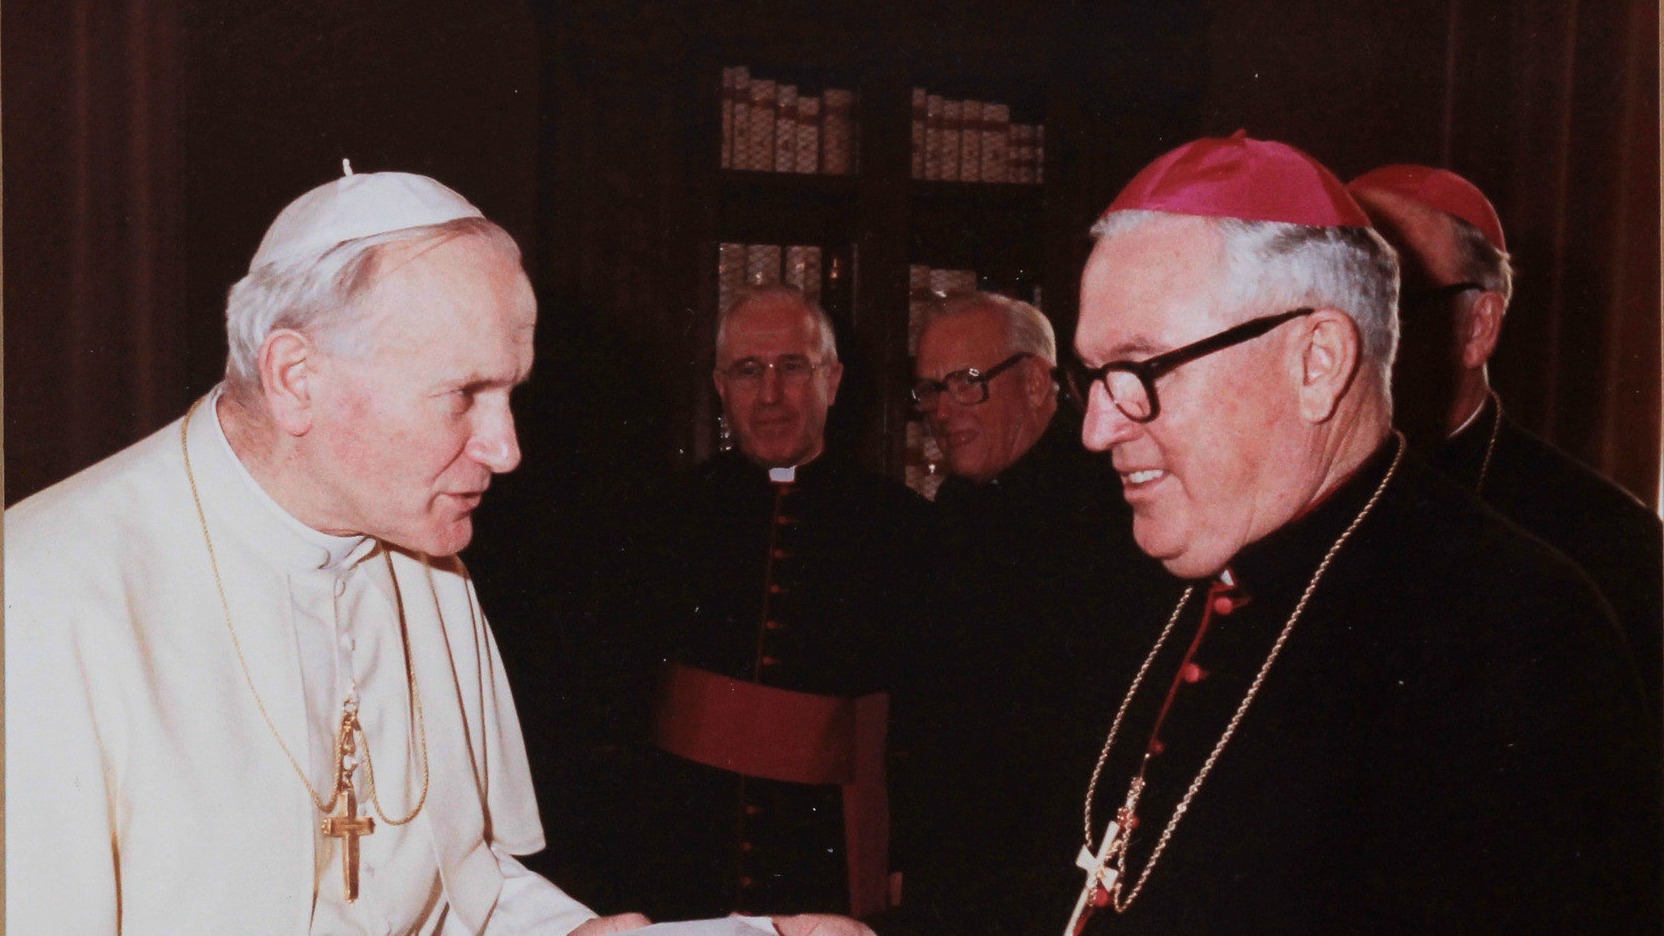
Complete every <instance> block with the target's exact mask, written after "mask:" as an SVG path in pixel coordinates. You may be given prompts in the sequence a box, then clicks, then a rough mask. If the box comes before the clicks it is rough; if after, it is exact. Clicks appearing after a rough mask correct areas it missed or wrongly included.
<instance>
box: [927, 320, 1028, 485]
mask: <svg viewBox="0 0 1664 936" xmlns="http://www.w3.org/2000/svg"><path fill="white" fill-rule="evenodd" d="M1012 353H1013V352H1012V348H1011V346H1010V343H1009V341H1008V340H1007V338H1006V327H1005V322H1004V320H1003V319H1002V317H1001V316H1000V314H999V313H998V312H996V311H993V310H989V309H974V310H971V311H969V312H962V313H958V314H954V315H949V316H946V317H944V318H939V319H936V320H935V321H933V322H931V323H930V325H929V327H927V328H926V329H925V331H924V333H923V334H922V335H920V336H919V350H918V364H917V367H916V371H917V376H919V377H922V378H927V379H930V380H937V381H940V380H942V379H943V378H945V377H946V376H947V375H949V374H951V373H954V372H955V371H962V370H965V369H966V368H970V367H974V368H976V369H977V370H978V371H981V372H984V373H986V372H988V371H990V370H992V369H993V368H994V367H995V366H996V365H998V364H999V363H1000V362H1002V361H1004V360H1005V359H1006V358H1008V357H1009V356H1010V355H1011V354H1012ZM1046 370H1047V366H1046V362H1045V361H1043V360H1041V359H1039V358H1032V357H1031V358H1026V359H1024V360H1023V361H1021V362H1019V363H1018V364H1016V365H1015V366H1013V367H1011V368H1009V369H1007V370H1006V371H1005V372H1003V373H1000V374H997V375H995V377H994V379H993V380H990V381H988V384H987V387H988V399H987V400H986V401H984V402H982V403H978V404H974V405H967V404H964V403H959V402H957V401H955V400H954V399H953V395H952V394H951V393H942V394H939V395H938V396H937V398H936V402H935V404H934V405H932V406H931V407H930V408H929V409H927V410H926V411H925V419H926V420H928V421H929V423H930V431H931V434H932V435H934V436H935V437H936V441H937V442H938V443H939V444H940V445H941V446H942V454H943V455H945V456H947V461H948V471H949V472H951V473H953V474H956V475H959V476H961V477H965V478H969V479H970V480H972V481H976V482H979V483H980V482H984V481H989V480H991V479H993V478H996V477H998V476H999V474H1000V472H1002V471H1004V470H1005V469H1007V468H1009V467H1011V465H1012V463H1014V462H1015V461H1017V459H1019V458H1021V457H1023V455H1024V453H1026V452H1027V451H1028V450H1029V449H1030V448H1031V447H1032V446H1033V445H1034V442H1035V440H1036V439H1038V438H1039V437H1040V434H1041V433H1042V432H1044V431H1045V428H1046V423H1047V422H1048V421H1049V418H1050V415H1051V414H1050V413H1049V412H1047V411H1046V409H1045V404H1046V402H1047V400H1048V398H1049V395H1050V393H1051V390H1050V387H1051V377H1050V375H1049V374H1047V373H1045V371H1046ZM1036 371H1039V372H1040V373H1038V374H1037V373H1036Z"/></svg>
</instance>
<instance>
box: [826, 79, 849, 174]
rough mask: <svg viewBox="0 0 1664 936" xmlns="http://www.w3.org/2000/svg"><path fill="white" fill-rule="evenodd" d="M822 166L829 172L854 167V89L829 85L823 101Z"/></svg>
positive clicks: (838, 172) (842, 171)
mask: <svg viewBox="0 0 1664 936" xmlns="http://www.w3.org/2000/svg"><path fill="white" fill-rule="evenodd" d="M821 168H822V169H823V170H824V171H825V172H826V173H827V174H828V175H848V174H849V173H850V172H852V171H854V169H855V92H854V91H849V90H845V89H842V88H827V89H826V93H825V94H824V95H823V96H822V103H821Z"/></svg>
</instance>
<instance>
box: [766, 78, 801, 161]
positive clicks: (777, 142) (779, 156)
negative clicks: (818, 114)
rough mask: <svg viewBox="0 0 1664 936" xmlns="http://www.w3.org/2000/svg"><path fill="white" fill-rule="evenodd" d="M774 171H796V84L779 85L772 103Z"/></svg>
mask: <svg viewBox="0 0 1664 936" xmlns="http://www.w3.org/2000/svg"><path fill="white" fill-rule="evenodd" d="M770 168H772V169H773V170H774V171H775V172H796V171H797V85H781V86H780V93H779V97H778V98H777V99H776V101H775V105H774V165H773V166H771V167H770Z"/></svg>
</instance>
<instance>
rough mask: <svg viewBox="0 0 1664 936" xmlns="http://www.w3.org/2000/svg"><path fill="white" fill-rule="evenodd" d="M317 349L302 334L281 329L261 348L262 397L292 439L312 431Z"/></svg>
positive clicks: (267, 408)
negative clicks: (313, 382) (313, 384)
mask: <svg viewBox="0 0 1664 936" xmlns="http://www.w3.org/2000/svg"><path fill="white" fill-rule="evenodd" d="M317 354H318V349H317V347H316V346H315V345H314V344H313V343H312V339H310V338H308V337H307V336H306V335H304V334H302V333H301V332H298V331H295V330H294V329H292V328H279V329H276V330H275V331H273V332H272V333H271V334H269V335H267V336H266V340H265V342H264V343H263V344H261V345H260V357H259V361H258V365H259V373H260V395H261V397H262V398H263V399H264V400H265V401H266V411H267V412H269V413H271V414H272V421H273V422H275V423H276V424H277V426H278V428H280V429H282V430H283V431H284V432H287V433H288V434H290V435H292V436H303V435H305V434H306V433H308V432H310V431H311V429H312V419H313V409H312V407H313V399H312V392H313V389H314V388H313V386H312V380H313V377H314V376H315V371H316V369H317V364H318V360H317Z"/></svg>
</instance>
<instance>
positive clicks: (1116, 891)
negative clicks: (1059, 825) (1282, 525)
mask: <svg viewBox="0 0 1664 936" xmlns="http://www.w3.org/2000/svg"><path fill="white" fill-rule="evenodd" d="M1393 435H1394V436H1395V437H1396V438H1397V440H1398V450H1397V451H1396V452H1394V453H1393V457H1392V464H1391V465H1389V466H1388V467H1387V473H1386V474H1385V475H1384V476H1383V477H1382V478H1381V483H1380V484H1378V485H1376V487H1375V493H1374V494H1372V495H1370V498H1369V501H1368V502H1367V503H1365V504H1364V506H1363V509H1361V510H1359V511H1358V515H1357V516H1356V517H1353V518H1352V522H1351V523H1350V524H1348V525H1347V527H1346V529H1345V530H1344V531H1342V532H1341V534H1340V536H1339V537H1338V538H1337V539H1336V540H1335V542H1334V545H1332V546H1330V547H1329V551H1328V552H1327V553H1326V554H1325V555H1324V556H1323V561H1322V562H1319V563H1318V564H1317V571H1316V572H1314V573H1312V578H1311V581H1310V582H1308V583H1307V584H1306V590H1305V591H1304V592H1303V593H1302V594H1301V595H1300V600H1299V602H1297V603H1296V604H1295V606H1294V611H1293V613H1291V614H1290V615H1289V617H1288V621H1287V622H1285V623H1284V624H1283V629H1282V632H1281V633H1279V634H1278V635H1277V640H1276V642H1275V643H1273V644H1272V645H1271V652H1270V653H1269V654H1267V655H1266V658H1265V662H1264V663H1262V664H1261V665H1260V670H1259V673H1258V674H1256V675H1255V676H1254V681H1253V682H1252V683H1250V684H1249V686H1248V692H1247V694H1246V695H1244V696H1243V698H1242V702H1241V704H1240V705H1238V706H1237V708H1236V712H1235V714H1233V715H1232V716H1231V720H1230V722H1229V723H1227V724H1226V726H1225V731H1224V733H1223V734H1221V735H1220V736H1219V741H1218V743H1216V744H1215V745H1214V746H1213V751H1212V752H1211V753H1210V754H1208V757H1207V760H1205V761H1203V762H1202V768H1201V770H1199V771H1197V773H1196V779H1194V780H1192V781H1191V782H1190V788H1189V789H1187V790H1186V791H1185V794H1184V798H1183V799H1181V800H1179V804H1178V805H1177V806H1175V807H1174V808H1173V815H1172V818H1170V819H1168V820H1167V826H1166V828H1164V829H1162V831H1161V837H1160V838H1159V839H1157V840H1156V845H1155V849H1154V850H1152V851H1151V852H1150V859H1149V861H1147V862H1145V863H1144V870H1143V871H1141V872H1139V875H1138V882H1137V883H1136V884H1134V885H1133V888H1132V890H1131V891H1130V892H1129V893H1128V894H1127V896H1126V899H1125V900H1123V899H1122V897H1121V884H1122V881H1123V872H1124V871H1125V866H1126V857H1127V852H1126V840H1125V838H1124V836H1125V835H1126V834H1127V833H1128V832H1129V831H1130V829H1128V828H1127V826H1128V825H1129V823H1128V821H1127V820H1128V819H1130V818H1131V817H1132V814H1133V811H1134V809H1135V808H1136V806H1137V803H1138V797H1139V795H1140V794H1141V793H1142V792H1143V789H1144V782H1143V775H1142V772H1140V775H1139V776H1137V777H1134V778H1133V780H1132V783H1131V784H1130V785H1129V788H1128V791H1127V799H1126V802H1125V803H1124V804H1123V805H1122V807H1121V809H1120V810H1119V811H1118V813H1117V815H1116V819H1117V823H1119V829H1118V830H1117V823H1111V824H1110V826H1109V829H1107V830H1106V833H1105V834H1106V836H1111V837H1112V836H1115V835H1120V836H1123V839H1122V841H1121V842H1120V843H1118V847H1117V843H1112V842H1105V843H1104V844H1105V845H1106V846H1108V847H1106V848H1104V849H1103V850H1102V852H1101V855H1102V857H1101V858H1100V859H1099V862H1098V866H1097V867H1096V868H1091V867H1088V868H1087V869H1086V870H1087V876H1086V885H1085V890H1084V891H1083V892H1082V894H1081V901H1080V903H1078V904H1077V905H1076V909H1075V917H1074V918H1073V919H1071V920H1070V921H1069V926H1068V928H1067V929H1066V930H1065V932H1066V933H1073V932H1075V931H1077V930H1078V929H1079V928H1080V925H1084V919H1083V918H1082V915H1081V914H1082V910H1083V908H1084V907H1085V906H1086V905H1087V903H1088V902H1089V900H1090V896H1091V895H1092V892H1093V890H1094V889H1096V888H1098V887H1099V886H1100V883H1099V882H1100V881H1102V880H1103V878H1104V877H1105V871H1106V868H1107V866H1108V864H1109V863H1110V862H1111V861H1115V862H1117V867H1116V868H1115V873H1114V875H1113V877H1112V881H1111V883H1110V884H1109V885H1108V888H1107V895H1106V896H1107V898H1108V902H1109V903H1110V904H1112V905H1113V906H1114V907H1115V912H1117V913H1125V912H1127V908H1128V907H1130V906H1132V902H1133V901H1134V900H1136V899H1137V898H1138V894H1139V892H1140V891H1142V890H1143V889H1144V884H1145V882H1147V881H1149V879H1150V872H1152V871H1154V870H1155V867H1156V862H1157V861H1159V860H1160V859H1161V854H1162V852H1164V851H1166V849H1167V843H1168V842H1169V841H1171V840H1172V838H1173V830H1174V829H1176V828H1178V825H1179V820H1180V819H1182V818H1184V814H1185V813H1186V812H1188V811H1189V809H1190V803H1191V801H1192V800H1193V799H1195V797H1196V793H1197V791H1199V790H1201V788H1202V783H1203V781H1205V780H1207V778H1208V774H1209V773H1211V772H1212V771H1213V767H1214V764H1216V763H1217V762H1218V761H1219V755H1220V754H1222V753H1223V752H1224V750H1225V745H1226V744H1228V743H1229V742H1230V740H1231V737H1232V736H1233V735H1235V734H1236V730H1237V727H1238V726H1240V725H1241V724H1242V719H1243V717H1244V716H1245V715H1247V714H1248V706H1249V705H1250V704H1252V703H1253V701H1254V697H1255V696H1257V695H1259V691H1260V687H1261V686H1262V685H1264V683H1265V677H1266V674H1268V673H1269V672H1271V664H1272V663H1275V662H1276V660H1277V657H1278V656H1279V655H1280V654H1281V653H1282V651H1283V645H1284V644H1286V643H1287V642H1288V638H1289V635H1290V634H1291V633H1293V632H1294V625H1295V622H1297V621H1299V620H1300V617H1301V615H1302V614H1304V613H1305V610H1306V605H1307V603H1308V602H1310V601H1311V597H1312V594H1313V593H1315V592H1316V591H1317V583H1318V582H1319V581H1321V580H1322V578H1323V575H1324V573H1325V572H1327V571H1328V570H1329V565H1330V563H1332V562H1333V561H1334V559H1335V555H1336V554H1337V553H1339V552H1340V549H1341V547H1342V546H1344V545H1346V541H1347V540H1349V539H1351V538H1352V534H1353V532H1354V531H1356V530H1357V529H1358V526H1359V525H1360V524H1362V523H1363V522H1364V518H1365V517H1367V516H1369V514H1370V513H1371V511H1373V510H1374V509H1375V505H1376V503H1378V502H1379V501H1380V500H1381V495H1382V494H1384V493H1385V492H1386V490H1387V483H1388V482H1390V481H1391V480H1392V479H1393V476H1394V475H1395V474H1397V473H1398V466H1399V463H1400V462H1402V461H1403V460H1404V448H1405V442H1404V436H1403V435H1402V434H1401V433H1399V432H1398V431H1397V430H1394V431H1393ZM1195 590H1196V588H1195V586H1191V587H1190V588H1187V589H1185V592H1184V594H1183V595H1181V596H1180V597H1179V603H1178V606H1177V607H1175V608H1174V609H1173V615H1172V617H1170V618H1168V620H1167V626H1166V627H1165V628H1164V629H1163V630H1162V632H1161V636H1160V637H1158V638H1156V643H1155V646H1154V647H1152V648H1150V652H1149V654H1148V655H1147V656H1145V658H1144V663H1143V664H1142V665H1141V666H1139V668H1138V673H1137V675H1135V676H1134V677H1133V681H1132V685H1131V686H1130V687H1128V689H1127V694H1126V695H1125V696H1124V697H1123V698H1122V699H1121V706H1120V708H1119V709H1117V710H1116V712H1115V720H1114V721H1113V722H1112V723H1111V724H1110V728H1109V737H1108V738H1107V739H1105V740H1104V746H1103V750H1102V751H1100V752H1099V754H1098V763H1097V765H1096V766H1094V767H1093V768H1092V780H1091V782H1090V783H1089V784H1087V788H1086V810H1085V812H1086V848H1085V853H1086V854H1091V852H1092V828H1093V822H1092V800H1093V799H1094V798H1095V797H1096V794H1097V790H1098V780H1099V778H1100V777H1101V776H1102V774H1103V770H1104V764H1106V763H1107V762H1108V761H1109V752H1110V749H1111V748H1113V747H1114V746H1115V736H1116V735H1117V734H1118V733H1119V732H1120V729H1121V719H1122V717H1123V716H1125V715H1126V713H1127V708H1128V707H1129V706H1130V705H1131V704H1132V700H1133V696H1134V695H1135V694H1136V693H1137V692H1138V687H1139V684H1140V683H1142V682H1143V680H1144V676H1145V674H1146V673H1148V672H1149V669H1150V666H1151V665H1152V664H1153V663H1154V662H1155V659H1156V654H1157V653H1159V652H1160V651H1161V647H1162V645H1163V644H1164V643H1166V641H1167V637H1168V635H1169V634H1171V633H1172V632H1173V626H1174V625H1175V624H1176V623H1178V620H1179V615H1180V614H1181V613H1182V612H1183V611H1184V606H1185V604H1186V603H1187V602H1189V600H1190V596H1191V594H1192V593H1194V592H1195ZM1077 924H1079V925H1077Z"/></svg>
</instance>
